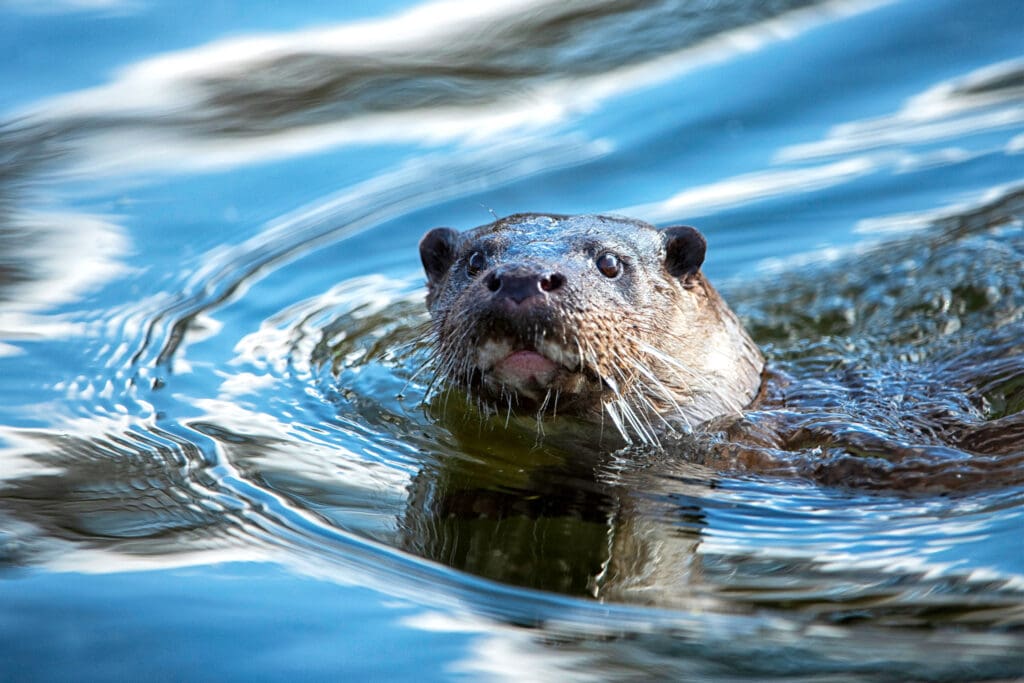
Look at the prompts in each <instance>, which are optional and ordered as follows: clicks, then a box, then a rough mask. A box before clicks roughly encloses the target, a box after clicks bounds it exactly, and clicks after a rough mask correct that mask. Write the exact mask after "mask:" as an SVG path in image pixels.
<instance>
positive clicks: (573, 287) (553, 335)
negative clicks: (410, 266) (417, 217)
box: [420, 214, 731, 440]
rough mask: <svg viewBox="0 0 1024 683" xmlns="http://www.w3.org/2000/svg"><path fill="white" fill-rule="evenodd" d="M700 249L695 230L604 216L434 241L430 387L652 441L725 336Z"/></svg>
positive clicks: (437, 235)
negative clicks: (599, 422)
mask: <svg viewBox="0 0 1024 683" xmlns="http://www.w3.org/2000/svg"><path fill="white" fill-rule="evenodd" d="M705 248H706V243H705V240H704V237H703V236H702V235H701V234H700V233H699V232H698V231H697V230H695V229H694V228H690V227H673V228H666V229H664V230H657V229H656V228H654V227H652V226H650V225H648V224H646V223H643V222H640V221H634V220H630V219H625V218H616V217H608V216H559V215H541V214H519V215H515V216H510V217H508V218H504V219H501V220H498V221H495V222H494V223H491V224H488V225H484V226H481V227H478V228H475V229H473V230H470V231H468V232H464V233H459V232H456V231H455V230H452V229H450V228H435V229H434V230H431V231H430V232H428V233H427V234H426V235H425V236H424V237H423V239H422V240H421V242H420V257H421V259H422V261H423V267H424V270H425V271H426V274H427V288H428V293H427V305H428V307H429V309H430V313H431V317H432V320H433V334H434V346H435V350H436V362H437V368H438V372H439V378H440V379H441V380H442V381H445V382H448V383H455V384H457V385H459V386H461V387H463V388H464V389H465V390H467V391H468V392H469V393H470V394H472V395H474V396H476V397H477V398H479V399H481V401H482V403H483V404H485V405H494V406H496V407H497V406H500V407H501V408H502V409H507V410H519V409H527V410H532V411H535V412H538V413H543V412H544V411H546V410H551V411H553V412H561V413H565V412H571V413H576V414H579V415H584V416H588V415H589V416H595V415H600V414H601V413H602V412H604V413H605V414H607V415H609V416H610V417H611V418H612V420H613V422H614V423H615V424H616V425H617V426H619V428H620V431H622V432H623V434H624V435H626V436H627V438H629V436H628V434H627V432H629V431H632V432H634V433H642V432H651V433H652V434H653V428H652V419H653V416H655V415H661V414H663V413H665V412H672V411H678V410H679V409H680V406H687V405H690V406H692V405H693V404H695V403H697V402H699V399H698V396H699V395H702V394H705V393H708V389H709V387H711V385H710V384H709V382H711V381H713V378H708V377H705V376H703V375H702V368H701V367H700V366H701V365H702V364H704V362H705V359H707V358H710V357H711V356H713V355H714V354H713V353H712V354H709V353H708V352H707V349H706V348H705V346H706V344H707V343H709V342H711V343H716V342H720V341H721V340H720V338H719V337H721V335H720V334H718V333H719V332H723V331H724V330H721V329H719V328H722V327H723V321H722V320H721V319H720V316H719V315H718V311H717V310H715V309H716V308H717V307H718V306H719V304H720V302H721V300H720V299H718V297H717V295H715V294H714V290H712V289H711V288H710V286H708V285H707V284H706V282H705V281H704V278H703V276H702V274H701V272H700V268H701V265H702V264H703V262H704V254H705ZM720 305H721V306H723V307H724V304H720ZM730 315H731V313H730ZM711 327H714V328H715V329H714V330H712V329H709V328H711ZM709 335H710V337H711V338H709ZM711 393H714V392H713V391H712V392H711ZM691 412H694V411H691ZM712 412H716V411H712ZM717 412H721V411H717ZM698 413H701V411H700V410H698V411H696V412H695V414H698ZM686 422H688V423H689V422H692V420H689V419H687V420H686ZM627 427H628V428H627ZM644 440H648V439H647V438H645V439H644ZM655 440H656V439H655Z"/></svg>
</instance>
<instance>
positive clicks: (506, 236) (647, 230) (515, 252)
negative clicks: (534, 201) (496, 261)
mask: <svg viewBox="0 0 1024 683" xmlns="http://www.w3.org/2000/svg"><path fill="white" fill-rule="evenodd" d="M467 235H468V237H469V239H468V240H467V242H468V245H470V246H471V248H472V246H484V245H486V246H488V247H490V250H493V251H499V252H502V253H504V254H506V255H508V256H510V257H517V256H530V257H558V256H561V255H564V254H566V253H569V252H573V251H591V250H593V249H594V248H596V247H601V248H608V249H620V250H622V249H625V250H629V251H633V252H637V253H654V254H657V253H658V252H659V251H660V249H661V241H660V238H659V236H658V231H657V229H656V228H654V226H652V225H649V224H647V223H644V222H642V221H637V220H633V219H629V218H620V217H616V216H599V215H583V216H562V215H557V214H517V215H514V216H509V217H507V218H503V219H501V220H498V221H495V222H494V223H490V224H488V225H483V226H480V227H478V228H475V229H473V230H471V231H469V233H468V234H467Z"/></svg>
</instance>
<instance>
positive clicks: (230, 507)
mask: <svg viewBox="0 0 1024 683" xmlns="http://www.w3.org/2000/svg"><path fill="white" fill-rule="evenodd" d="M1022 27H1024V11H1022V8H1021V5H1020V3H1019V2H1016V1H1014V0H1007V1H998V0H996V1H992V2H985V3H968V2H954V1H945V0H939V1H929V2H924V1H910V0H904V1H893V2H857V1H850V2H818V3H815V2H800V1H797V0H792V1H790V2H786V1H783V2H777V3H768V4H765V3H758V2H750V1H749V0H727V1H725V2H721V3H714V4H709V5H708V6H707V7H705V6H703V5H701V6H697V5H696V4H693V3H676V2H669V1H668V0H664V1H661V2H657V1H652V2H648V3H621V2H618V3H615V2H597V1H595V2H589V3H582V2H568V3H566V2H562V3H543V2H537V3H531V4H529V5H528V6H524V5H523V4H510V5H509V6H508V7H503V6H501V5H495V6H492V7H490V8H482V7H480V6H477V5H476V4H473V3H468V2H460V1H455V2H447V3H437V4H426V5H413V4H410V3H402V2H387V3H380V2H376V3H369V2H366V3H343V4H337V3H326V2H317V3H302V4H301V5H299V4H296V5H288V6H281V5H280V4H275V3H258V4H254V3H244V5H243V4H242V3H209V2H207V3H141V2H122V1H120V0H109V1H108V2H71V1H64V0H51V1H48V2H27V1H25V2H22V1H20V0H18V1H15V2H8V3H3V4H0V56H2V57H3V58H2V59H0V83H2V84H3V87H2V88H0V680H66V679H69V678H73V679H75V680H122V679H123V680H137V679H147V680H149V679H155V680H182V679H207V678H218V679H231V680H234V679H237V680H243V679H244V680H252V679H254V678H255V679H276V678H285V677H290V678H299V679H309V680H337V679H348V678H351V679H354V680H366V679H381V680H392V679H407V678H417V679H423V680H453V679H471V680H480V679H485V680H490V679H499V680H500V679H505V678H509V679H514V680H548V679H554V678H560V679H567V680H575V679H579V680H620V679H622V680H633V679H638V678H652V677H653V678H662V679H665V678H671V679H687V678H701V679H715V680H764V679H766V678H785V679H787V680H823V679H828V680H850V681H853V680H905V679H907V678H918V679H926V680H964V679H968V680H983V679H999V680H1006V679H1013V678H1015V677H1024V638H1022V633H1024V610H1022V607H1021V606H1022V605H1024V533H1022V532H1024V450H1022V446H1021V444H1022V443H1024V422H1022V418H1021V415H1022V414H1024V390H1022V388H1021V387H1022V386H1024V383H1022V378H1024V315H1022V313H1021V312H1022V311H1024V269H1022V268H1021V266H1020V264H1021V263H1022V262H1024V221H1022V214H1024V208H1022V207H1024V163H1022V159H1024V156H1022V155H1024V49H1022V48H1021V45H1022V44H1024V28H1022ZM492 211H493V212H494V213H495V214H497V215H505V214H510V213H515V212H519V211H550V212H555V213H584V212H585V213H596V212H619V213H625V214H627V215H632V216H635V217H637V218H641V219H646V220H649V221H651V222H654V223H657V224H659V225H671V224H676V223H683V222H685V223H689V224H693V225H696V226H698V227H699V228H700V229H701V230H702V231H703V232H704V234H705V235H706V236H707V238H708V241H709V252H708V259H707V261H706V263H705V267H704V269H705V272H706V273H707V274H708V276H709V278H710V279H711V280H712V281H713V282H715V283H716V284H717V285H718V286H719V288H720V289H721V290H722V291H723V293H724V294H725V296H726V297H727V298H728V300H729V301H730V302H731V304H732V305H733V307H734V308H735V309H736V310H737V312H738V313H739V314H740V315H741V317H743V319H744V321H745V322H746V323H747V325H748V328H749V329H750V330H751V332H752V334H753V336H754V338H755V340H756V341H757V342H758V343H759V344H760V345H761V346H762V348H763V349H764V350H765V354H766V356H767V358H768V361H769V365H770V367H771V368H772V370H773V373H774V374H773V380H772V381H773V384H772V386H773V389H772V390H771V392H770V396H769V399H770V400H769V402H768V403H767V404H766V405H765V406H763V407H761V408H759V409H758V410H754V411H751V412H750V413H749V414H748V415H746V416H745V418H744V419H743V420H742V421H740V422H739V423H737V424H735V425H732V426H730V427H716V428H714V429H708V430H705V432H703V433H699V434H697V435H695V436H693V437H689V440H687V441H685V442H684V443H674V444H673V443H668V442H666V447H665V448H664V449H662V450H657V449H653V450H652V449H646V450H645V449H640V448H634V449H625V450H621V451H616V452H605V451H602V450H601V448H600V447H595V446H591V445H586V444H585V443H584V442H580V443H578V444H570V445H567V444H566V443H565V441H564V440H562V441H560V440H559V438H558V426H557V425H549V426H548V427H547V428H546V429H547V431H548V432H549V433H550V434H551V437H550V438H549V439H548V440H546V441H544V440H542V441H541V442H540V443H539V444H538V443H537V439H536V433H535V430H534V427H533V425H530V424H528V425H525V426H522V427H521V426H518V425H516V424H513V425H510V426H508V427H506V426H505V425H504V423H498V424H492V423H486V422H481V419H482V418H480V417H479V416H473V415H464V414H461V413H459V411H458V410H450V409H446V408H445V407H443V406H439V405H437V404H436V402H432V401H431V399H430V397H429V396H428V395H427V383H428V381H429V377H426V376H423V375H422V374H417V369H418V368H419V367H420V365H421V364H422V363H423V362H424V359H425V357H426V356H427V355H428V351H427V350H426V349H425V347H424V345H423V344H422V341H421V336H420V334H421V329H422V325H423V324H424V322H425V321H426V312H425V308H424V306H423V303H422V297H423V278H422V275H421V271H420V264H419V256H418V252H417V248H416V245H417V242H418V240H419V238H420V236H422V234H423V233H424V232H426V230H428V229H430V228H432V227H434V226H437V225H448V226H452V227H456V228H460V229H465V228H470V227H473V226H476V225H480V224H482V223H486V222H489V221H490V220H491V212H492ZM520 427H521V428H520ZM481 511H483V512H481Z"/></svg>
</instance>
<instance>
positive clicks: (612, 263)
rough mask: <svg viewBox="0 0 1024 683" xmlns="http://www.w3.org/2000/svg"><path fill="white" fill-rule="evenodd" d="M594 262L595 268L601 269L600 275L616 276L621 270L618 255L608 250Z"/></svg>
mask: <svg viewBox="0 0 1024 683" xmlns="http://www.w3.org/2000/svg"><path fill="white" fill-rule="evenodd" d="M594 263H595V264H597V269H598V270H600V271H601V275H604V276H605V277H607V278H613V277H618V275H619V273H621V272H622V262H621V261H619V257H618V256H616V255H615V254H613V253H611V252H609V251H606V252H604V253H603V254H601V255H600V256H598V257H597V260H596V261H594Z"/></svg>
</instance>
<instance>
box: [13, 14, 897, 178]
mask: <svg viewBox="0 0 1024 683" xmlns="http://www.w3.org/2000/svg"><path fill="white" fill-rule="evenodd" d="M888 1H889V0H856V1H855V0H832V1H831V2H825V3H822V4H820V5H817V6H812V7H809V8H804V9H798V10H792V11H788V12H786V13H784V14H782V15H779V16H776V17H774V18H771V19H768V20H765V21H762V22H760V23H756V24H753V25H747V26H741V27H739V28H733V29H731V30H725V31H723V32H720V33H718V34H715V35H713V37H711V38H708V39H704V40H700V41H698V42H697V43H696V44H695V45H692V46H689V47H686V48H684V49H681V50H677V51H675V52H671V53H669V54H662V55H659V56H655V57H653V58H649V59H647V60H646V61H641V62H639V63H633V64H631V65H628V66H624V67H620V68H617V69H610V70H608V71H604V72H602V73H599V74H596V75H587V74H586V73H585V72H584V71H580V72H579V73H578V74H575V75H574V74H573V73H572V70H564V71H562V72H554V73H552V74H547V75H545V76H544V77H529V78H520V79H518V80H514V81H509V82H507V83H503V82H501V79H498V82H497V83H496V84H495V85H493V86H492V87H491V90H489V91H488V93H489V96H488V97H489V99H486V100H485V101H484V102H482V103H472V102H471V101H467V102H463V103H460V104H457V105H455V106H431V107H429V108H424V107H419V108H406V109H402V108H398V109H395V110H380V111H372V109H371V110H370V111H367V112H363V113H358V112H357V113H356V114H355V115H353V116H351V117H348V118H344V117H336V118H335V119H334V120H327V121H321V122H314V121H306V122H305V123H302V122H301V121H299V122H298V123H296V124H294V125H281V126H277V127H271V128H270V129H266V130H262V129H261V130H255V131H241V132H239V131H235V132H233V133H231V134H223V131H221V130H220V128H221V127H223V128H231V127H232V126H233V125H234V124H235V123H237V122H236V121H232V120H230V119H229V118H225V114H224V112H223V111H222V110H221V109H222V108H223V104H220V105H218V103H217V102H216V101H211V87H213V86H211V84H212V83H217V84H220V85H219V86H217V87H224V88H225V89H226V91H227V92H228V94H225V95H224V96H225V97H227V96H229V95H230V93H231V92H232V88H235V87H236V86H240V87H242V89H243V90H244V93H245V94H249V93H250V92H252V91H251V90H245V88H252V87H254V86H253V81H254V80H255V81H256V86H255V87H256V88H257V91H258V92H261V93H263V96H267V97H270V98H271V99H270V100H268V101H269V104H267V103H264V104H267V106H268V107H269V106H270V105H273V104H274V102H275V101H276V100H275V99H274V98H278V99H282V100H285V101H288V99H289V89H288V88H289V87H292V86H296V84H293V83H282V82H279V81H276V80H275V76H274V74H273V73H267V74H266V76H265V78H266V82H265V83H263V82H262V81H260V80H259V79H260V78H262V77H263V72H267V71H268V65H269V64H271V63H275V60H279V61H286V62H287V61H289V60H302V59H307V58H310V57H311V56H312V57H314V58H325V57H326V58H338V59H346V60H357V62H356V63H368V64H372V63H374V62H375V61H377V60H383V59H396V55H398V56H399V57H400V59H401V60H404V61H401V62H400V63H399V66H402V65H404V66H406V67H408V66H409V64H413V65H415V64H416V60H417V59H424V60H427V61H428V63H429V60H432V59H440V58H442V57H443V56H444V55H445V54H446V50H448V49H449V48H450V47H451V46H452V45H457V46H459V49H461V50H467V51H469V52H470V54H472V51H473V50H479V49H482V46H485V42H481V41H484V38H482V37H483V36H487V35H489V27H493V26H495V25H499V24H505V23H509V22H516V21H521V17H523V16H525V15H526V14H527V13H529V12H532V11H540V10H541V9H542V8H544V7H549V8H550V7H551V4H550V3H549V2H546V1H545V0H531V1H530V2H525V3H524V2H519V1H512V0H504V1H502V2H493V3H477V2H474V1H471V0H445V1H442V2H433V3H428V4H424V5H420V6H417V7H414V8H412V9H410V10H407V11H405V12H402V13H399V14H396V15H394V16H391V17H387V18H384V19H377V20H370V21H356V22H350V23H345V24H340V25H336V26H330V27H325V28H318V29H311V30H303V31H295V32H290V33H277V34H265V35H258V36H256V35H254V36H246V37H240V38H230V39H221V40H217V41H214V42H211V43H208V44H206V45H202V46H200V47H196V48H191V49H187V50H182V51H178V52H172V53H167V54H164V55H160V56H156V57H152V58H148V59H145V60H143V61H140V62H137V63H135V64H132V65H130V66H127V67H125V68H123V69H122V70H121V71H120V72H119V73H118V74H117V75H116V77H115V78H114V79H113V80H112V81H111V82H109V83H108V84H106V85H102V86H99V87H95V88H89V89H85V90H80V91H77V92H72V93H69V94H66V95H61V96H58V97H54V98H51V99H48V100H45V101H42V102H40V103H37V104H36V105H34V106H32V107H30V108H29V109H28V110H27V111H26V112H23V114H25V115H26V116H28V117H29V118H30V119H31V120H33V121H37V122H43V123H44V124H49V125H52V126H54V127H56V128H61V127H63V126H70V127H74V128H77V132H76V141H75V143H74V144H75V145H76V147H77V148H78V149H79V150H80V151H81V152H84V155H83V156H84V160H83V161H82V162H81V168H80V170H81V171H83V172H89V173H120V172H124V171H127V170H131V169H159V170H162V171H171V172H173V171H177V170H188V169H204V168H223V167H232V166H235V165H239V164H244V163H252V162H254V161H261V160H268V159H274V158H283V157H289V156H294V155H301V154H308V153H311V152H313V151H317V150H323V149H326V148H330V147H335V146H342V145H357V144H371V143H388V144H394V143H396V142H397V143H403V142H404V143H415V144H428V145H441V144H450V143H464V144H472V145H476V144H483V143H485V142H489V141H492V140H494V139H495V138H496V137H499V136H503V135H508V134H510V133H513V132H514V133H515V134H517V135H521V134H524V133H529V132H530V131H538V130H540V129H549V128H551V127H554V126H558V125H560V124H562V123H564V122H566V121H567V120H568V119H570V118H571V117H572V116H575V115H579V114H581V113H585V112H587V111H590V110H592V109H593V108H595V107H596V106H598V105H599V104H600V103H601V102H603V101H605V100H607V99H609V98H612V97H617V96H621V95H623V94H625V93H628V92H631V91H636V90H639V89H642V88H646V87H650V86H652V85H655V84H658V83H662V82H665V81H667V80H669V79H672V78H675V77H678V76H679V75H680V74H682V73H685V72H687V71H691V70H693V69H696V68H700V67H703V66H706V65H708V64H711V63H716V62H720V61H724V60H726V59H729V58H731V57H733V56H735V55H737V54H741V53H747V52H753V51H756V50H759V49H761V48H763V47H765V46H766V45H769V44H772V43H774V42H778V41H780V40H785V39H789V38H792V37H793V36H795V35H797V34H799V33H802V32H804V31H806V30H808V29H810V28H813V27H815V26H817V25H820V24H822V23H825V22H828V21H834V20H836V19H839V18H842V17H845V16H850V15H853V14H857V13H860V12H864V11H867V10H869V9H872V8H874V7H877V6H879V5H882V4H885V3H886V2H888ZM726 28H728V27H726ZM439 56H440V57H439ZM312 77H313V78H323V77H324V74H316V75H313V76H312ZM296 87H299V86H296ZM260 88H263V89H264V90H259V89H260ZM213 94H214V95H217V93H216V92H214V93H213ZM221 94H223V93H221ZM214 99H216V98H214ZM294 99H295V98H294V97H292V100H294ZM470 99H471V98H470ZM255 104H257V105H258V104H259V102H257V103H255ZM334 104H336V103H327V105H329V106H334ZM346 104H347V103H346ZM218 107H221V108H220V109H219V108H218ZM385 109H387V108H385ZM299 113H301V112H299ZM300 118H301V117H300ZM104 121H105V122H107V123H106V125H96V124H97V122H99V123H101V124H102V122H104ZM82 122H84V124H85V125H84V126H83V125H82ZM199 123H203V124H204V125H205V124H210V130H212V131H213V134H210V130H200V129H197V127H196V126H197V125H199Z"/></svg>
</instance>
